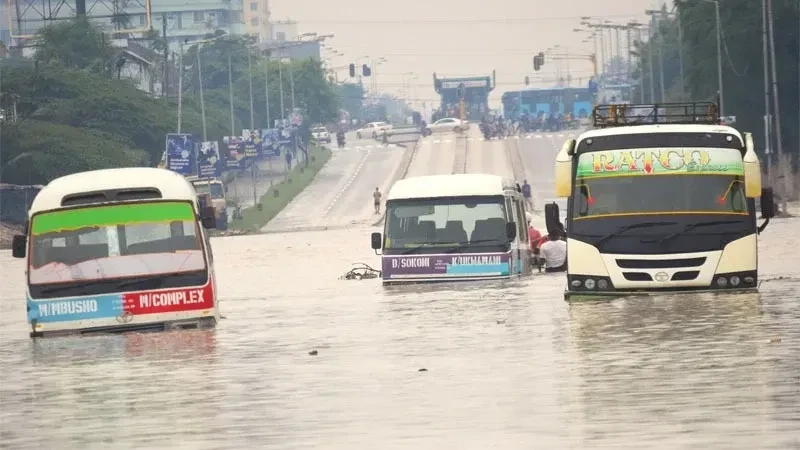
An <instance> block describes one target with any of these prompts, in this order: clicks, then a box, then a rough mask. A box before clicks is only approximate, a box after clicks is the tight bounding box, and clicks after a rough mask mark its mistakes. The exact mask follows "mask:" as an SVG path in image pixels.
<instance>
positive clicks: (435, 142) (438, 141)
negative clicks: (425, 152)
mask: <svg viewBox="0 0 800 450" xmlns="http://www.w3.org/2000/svg"><path fill="white" fill-rule="evenodd" d="M433 143H434V144H441V143H442V141H440V140H436V141H433Z"/></svg>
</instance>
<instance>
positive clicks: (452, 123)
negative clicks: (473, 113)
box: [428, 117, 469, 133]
mask: <svg viewBox="0 0 800 450" xmlns="http://www.w3.org/2000/svg"><path fill="white" fill-rule="evenodd" d="M467 128H469V125H468V124H467V123H466V122H464V121H462V120H460V119H454V118H452V117H446V118H444V119H439V120H437V121H436V122H434V123H432V124H430V125H428V130H430V132H431V133H445V132H459V131H463V130H466V129H467Z"/></svg>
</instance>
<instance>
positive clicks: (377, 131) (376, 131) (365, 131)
mask: <svg viewBox="0 0 800 450" xmlns="http://www.w3.org/2000/svg"><path fill="white" fill-rule="evenodd" d="M384 131H386V132H387V133H391V132H392V124H390V123H386V122H370V123H368V124H366V125H364V127H363V128H361V129H359V130H358V131H356V137H357V138H358V139H361V138H363V137H364V136H369V137H371V138H373V139H376V138H377V137H378V136H380V135H381V134H383V132H384Z"/></svg>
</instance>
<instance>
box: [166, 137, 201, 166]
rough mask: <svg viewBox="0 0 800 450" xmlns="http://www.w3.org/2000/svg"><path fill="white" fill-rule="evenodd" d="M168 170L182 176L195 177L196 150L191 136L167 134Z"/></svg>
mask: <svg viewBox="0 0 800 450" xmlns="http://www.w3.org/2000/svg"><path fill="white" fill-rule="evenodd" d="M166 147H167V148H166V154H165V156H166V157H165V160H166V168H167V170H171V171H173V172H177V173H179V174H181V175H184V176H186V175H193V174H194V173H195V170H196V167H197V163H196V161H197V158H196V156H197V155H196V153H197V151H196V149H195V148H194V142H193V140H192V136H191V135H189V134H178V133H170V134H167V142H166Z"/></svg>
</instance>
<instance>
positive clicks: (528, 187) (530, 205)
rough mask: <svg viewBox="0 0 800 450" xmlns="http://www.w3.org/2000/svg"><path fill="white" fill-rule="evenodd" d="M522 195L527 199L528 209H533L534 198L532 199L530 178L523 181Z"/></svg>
mask: <svg viewBox="0 0 800 450" xmlns="http://www.w3.org/2000/svg"><path fill="white" fill-rule="evenodd" d="M522 197H523V198H524V199H525V206H527V207H528V211H533V200H532V199H531V185H530V184H528V180H524V181H523V182H522Z"/></svg>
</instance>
